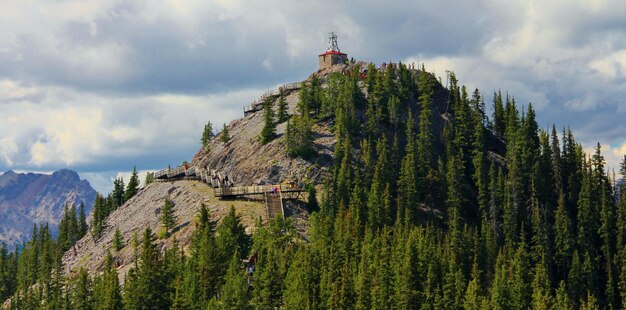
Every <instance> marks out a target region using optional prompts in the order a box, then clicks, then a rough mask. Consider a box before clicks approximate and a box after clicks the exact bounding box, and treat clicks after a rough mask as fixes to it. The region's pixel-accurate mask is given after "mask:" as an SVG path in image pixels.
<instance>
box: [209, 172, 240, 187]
mask: <svg viewBox="0 0 626 310" xmlns="http://www.w3.org/2000/svg"><path fill="white" fill-rule="evenodd" d="M212 179H213V180H214V181H217V182H218V184H219V187H220V188H224V187H233V186H235V183H233V182H232V181H230V180H229V179H228V176H227V175H226V176H224V178H220V176H219V174H217V172H213V177H212ZM211 183H215V182H211Z"/></svg>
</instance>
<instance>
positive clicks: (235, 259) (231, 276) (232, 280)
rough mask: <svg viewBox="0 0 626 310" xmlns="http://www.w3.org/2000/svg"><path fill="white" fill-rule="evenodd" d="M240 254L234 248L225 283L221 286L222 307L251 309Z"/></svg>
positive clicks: (249, 295) (242, 309)
mask: <svg viewBox="0 0 626 310" xmlns="http://www.w3.org/2000/svg"><path fill="white" fill-rule="evenodd" d="M240 256H241V255H240V254H239V252H238V251H237V250H235V252H234V253H233V256H232V258H231V260H230V264H229V267H228V271H227V272H226V279H225V284H224V286H223V287H222V294H221V297H220V301H221V305H222V308H223V309H233V310H234V309H241V310H245V309H251V306H250V300H251V294H250V290H249V286H248V282H247V281H246V278H245V276H244V273H243V268H242V265H241V259H240V258H239V257H240Z"/></svg>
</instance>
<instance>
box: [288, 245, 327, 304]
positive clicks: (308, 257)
mask: <svg viewBox="0 0 626 310" xmlns="http://www.w3.org/2000/svg"><path fill="white" fill-rule="evenodd" d="M314 255H315V253H314V252H313V251H312V250H310V249H309V248H308V247H302V248H300V249H298V251H297V252H296V254H295V256H294V258H293V263H292V264H291V266H290V267H289V271H288V273H287V276H286V278H285V292H284V294H283V304H284V306H285V309H316V308H318V305H319V303H318V298H319V296H318V294H319V274H318V272H319V268H317V267H316V266H315V257H314Z"/></svg>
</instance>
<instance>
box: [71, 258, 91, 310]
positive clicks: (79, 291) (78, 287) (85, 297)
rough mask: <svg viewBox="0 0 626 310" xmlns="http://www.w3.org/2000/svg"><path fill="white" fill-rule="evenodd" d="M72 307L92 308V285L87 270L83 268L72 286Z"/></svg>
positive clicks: (80, 309)
mask: <svg viewBox="0 0 626 310" xmlns="http://www.w3.org/2000/svg"><path fill="white" fill-rule="evenodd" d="M72 292H73V294H72V308H73V309H79V310H88V309H92V307H93V304H92V286H91V279H90V278H89V274H88V273H87V270H85V269H83V268H81V269H80V271H79V272H78V278H77V280H76V281H75V283H74V286H73V288H72Z"/></svg>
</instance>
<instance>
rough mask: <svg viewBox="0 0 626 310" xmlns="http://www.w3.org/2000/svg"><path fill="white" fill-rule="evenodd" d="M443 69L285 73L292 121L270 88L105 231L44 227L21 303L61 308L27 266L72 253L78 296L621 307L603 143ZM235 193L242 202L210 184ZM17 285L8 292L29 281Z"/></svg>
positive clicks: (197, 302) (276, 303)
mask: <svg viewBox="0 0 626 310" xmlns="http://www.w3.org/2000/svg"><path fill="white" fill-rule="evenodd" d="M333 55H334V54H333ZM322 56H324V55H321V56H320V57H322ZM337 57H339V56H337ZM447 80H448V82H447V83H446V84H447V85H446V86H445V87H444V86H443V85H442V83H441V81H440V80H439V79H437V78H436V77H435V76H434V75H432V74H431V73H428V72H426V71H425V70H416V69H414V68H413V67H407V66H405V65H402V64H388V65H386V66H381V67H378V68H376V67H375V66H374V65H371V64H369V65H365V64H362V63H351V64H343V63H341V64H338V65H331V66H330V67H329V68H328V69H323V70H319V71H318V72H316V73H314V74H313V75H311V76H310V77H309V78H308V79H307V80H306V81H305V82H304V83H302V84H300V86H293V85H294V84H289V85H291V86H289V87H284V88H283V92H282V98H283V100H284V102H285V103H286V110H287V111H289V115H283V116H284V118H280V117H279V116H278V115H279V114H280V113H279V112H280V110H281V109H279V107H280V106H282V107H283V108H284V107H285V105H281V104H280V103H281V100H280V99H281V98H280V97H281V92H280V91H271V92H268V94H265V95H263V96H262V97H261V98H259V100H257V102H255V103H253V105H252V106H251V107H249V108H248V109H246V111H247V113H246V114H245V116H244V117H243V118H241V119H238V120H235V121H233V122H231V123H230V124H229V126H228V127H227V129H228V132H229V135H230V139H228V141H225V142H224V141H222V135H223V133H221V134H218V135H217V136H216V137H214V138H213V140H211V141H208V143H207V144H206V148H203V149H201V150H200V151H199V152H198V153H197V154H196V156H195V157H194V158H193V159H192V161H191V167H188V168H190V169H188V170H186V169H183V168H177V169H172V170H169V169H168V170H166V171H165V173H159V177H158V178H157V177H156V176H155V178H157V181H156V182H154V183H151V184H149V185H148V186H147V187H146V188H144V189H142V190H140V191H139V192H137V193H136V194H135V192H134V191H131V192H130V193H133V194H134V196H133V197H132V198H130V200H127V201H126V202H125V203H124V204H123V205H121V206H119V207H117V205H115V204H111V203H110V202H107V203H104V204H103V205H105V206H106V205H109V206H112V208H111V209H110V210H112V213H110V214H109V213H103V214H109V215H108V218H104V217H103V218H104V219H105V226H104V231H103V233H102V234H101V235H100V236H99V237H98V238H97V239H94V237H93V236H92V235H89V234H88V235H87V236H86V237H85V238H83V239H82V240H79V241H78V242H77V243H76V245H75V246H74V247H72V248H70V250H69V251H67V252H66V253H65V254H64V256H63V257H62V261H55V260H54V259H51V260H47V259H45V258H47V257H49V256H45V255H36V254H35V253H39V252H43V253H49V252H48V249H50V248H52V247H54V244H55V242H56V241H55V240H53V239H52V238H51V237H50V236H49V235H47V232H46V231H45V230H44V231H43V232H41V233H40V234H39V235H38V236H36V237H35V239H34V240H33V241H32V242H30V243H29V244H28V245H27V247H26V248H25V249H24V253H25V254H24V255H23V256H20V257H19V259H17V261H19V263H16V264H15V265H16V266H17V267H15V268H13V267H11V266H9V267H6V268H5V269H6V270H9V271H11V270H15V274H16V276H15V278H18V279H19V281H17V282H18V283H26V284H25V285H24V287H23V288H22V292H24V291H25V290H26V291H27V290H31V292H32V293H38V292H39V290H38V288H39V287H42V288H50V290H51V293H50V294H49V295H42V294H28V293H26V294H25V295H24V296H26V297H25V298H24V299H17V300H16V302H15V303H16V304H17V305H18V308H19V306H20V305H23V304H26V305H28V304H29V303H30V305H39V304H41V303H44V304H46V305H56V306H58V305H63V304H64V303H67V300H65V299H63V296H64V293H63V292H62V289H61V288H60V287H59V286H58V285H57V286H55V284H54V283H60V282H54V281H57V280H58V278H55V279H54V280H52V279H51V278H50V277H48V276H47V274H46V273H45V272H44V273H41V272H36V273H32V270H40V269H43V270H44V271H45V270H54V269H55V268H57V267H54V266H57V265H53V262H57V263H59V265H61V264H60V263H61V262H62V266H63V269H64V271H65V273H64V274H65V276H66V278H65V279H74V280H70V282H69V283H70V284H69V285H70V288H71V289H70V290H69V292H71V294H70V293H65V296H66V297H67V298H69V299H70V300H71V301H70V302H69V303H70V304H71V305H72V306H74V307H77V305H82V304H85V303H89V302H90V301H89V298H91V296H87V295H88V294H90V293H89V292H93V296H92V297H93V300H97V301H100V300H106V301H108V302H112V303H116V305H117V306H116V307H118V308H120V307H122V306H124V307H126V308H130V309H136V308H137V309H138V308H159V309H161V308H162V309H165V308H169V307H172V308H177V309H178V308H188V307H199V308H209V309H248V308H257V309H281V308H284V309H332V308H346V309H352V308H357V309H388V308H397V309H406V308H424V309H457V308H459V307H463V308H467V309H529V308H538V309H543V308H545V307H546V306H547V308H552V306H553V305H554V306H555V308H557V309H577V308H586V309H594V308H598V307H606V308H611V307H612V308H623V306H624V305H626V299H622V296H626V295H625V294H626V286H624V283H626V268H625V267H624V266H626V264H624V262H626V234H625V232H626V199H624V197H626V188H624V187H623V186H621V185H616V184H617V182H616V180H615V177H613V176H611V175H609V174H607V172H606V169H605V161H604V158H603V156H602V153H601V147H600V146H598V147H597V149H596V150H595V153H594V154H593V155H587V154H584V153H583V149H582V146H581V145H580V144H579V143H578V142H576V140H575V139H574V137H573V134H572V132H571V131H569V130H568V131H564V132H563V134H562V135H559V133H558V132H557V131H556V129H555V128H552V130H551V131H548V130H542V129H540V128H539V126H538V124H537V121H536V115H535V110H534V109H533V107H532V105H531V104H529V105H528V106H527V107H524V108H522V109H521V110H519V109H518V107H517V105H516V103H515V99H514V98H512V97H509V96H502V94H501V93H500V92H497V93H495V94H494V96H493V101H492V102H493V109H492V111H491V115H490V116H488V115H487V108H486V107H485V98H484V97H483V95H482V93H480V91H478V90H475V91H473V92H471V93H470V92H468V91H467V89H466V88H465V87H464V86H461V85H459V84H458V81H457V80H456V76H455V75H454V74H453V73H450V74H449V76H448V77H447ZM282 110H285V109H282ZM272 115H275V116H272ZM279 119H281V121H278V120H279ZM274 130H275V132H274ZM259 136H261V137H262V138H263V139H259ZM262 142H264V143H262ZM624 165H626V163H624ZM191 168H194V169H191ZM205 168H208V169H209V171H210V173H213V171H217V172H218V173H217V174H219V177H221V176H224V175H227V176H229V179H230V180H233V181H234V182H235V184H236V185H249V184H260V183H261V184H263V183H264V184H268V183H279V182H280V183H283V184H284V182H286V181H290V180H293V179H298V180H300V181H303V182H304V183H305V185H306V189H307V190H310V191H311V193H313V192H314V190H315V189H317V190H318V193H319V194H318V196H317V197H318V199H317V200H313V199H311V201H309V203H308V204H307V205H306V207H307V208H309V207H310V210H308V211H306V210H304V209H303V207H304V204H302V203H297V204H293V205H288V206H287V209H288V210H287V212H286V215H287V216H288V217H289V218H288V219H283V218H282V217H281V216H277V217H276V218H274V219H271V220H269V221H268V220H267V219H264V218H263V215H264V213H265V211H264V210H265V205H264V202H263V201H262V200H261V201H248V200H247V199H246V198H244V197H241V195H242V194H239V193H242V192H241V191H239V190H240V189H242V188H244V189H246V190H247V189H248V188H251V190H250V191H245V192H244V193H247V194H249V193H251V192H252V193H256V194H259V193H262V194H264V195H265V197H270V196H268V195H272V196H271V198H272V199H268V201H272V202H273V205H272V206H275V205H276V204H275V202H277V201H280V199H281V198H279V197H283V196H282V195H283V193H284V192H286V191H283V190H282V189H281V190H280V191H279V193H278V194H277V193H272V194H268V193H267V188H268V187H258V186H251V187H234V188H231V187H229V188H228V189H227V188H221V189H219V190H217V191H214V190H213V189H212V188H210V187H209V186H208V185H207V184H206V183H204V181H200V180H202V177H200V180H198V179H193V178H194V176H193V175H192V173H191V172H190V171H196V169H197V170H198V171H204V172H206V170H202V169H205ZM187 172H190V173H189V175H187ZM163 175H165V178H161V177H162V176H163ZM203 176H204V179H205V180H206V179H211V180H213V179H212V178H210V177H209V178H207V175H206V174H203ZM216 178H218V176H217V175H216ZM622 178H626V175H623V176H622ZM221 184H222V186H223V184H224V183H223V182H222V183H221ZM259 188H261V189H260V190H258V189H259ZM235 189H237V190H235ZM298 190H300V189H298ZM228 191H231V194H229V195H230V196H229V197H230V198H229V199H231V200H222V199H218V198H217V197H215V196H214V194H215V193H218V194H220V195H225V196H228V195H226V194H224V193H226V192H228ZM122 192H123V190H122ZM233 192H235V193H237V194H232V193H233ZM126 193H128V190H127V191H126ZM121 194H123V193H121ZM235 195H239V198H236V197H234V196H235ZM259 197H263V196H262V195H259ZM166 198H169V199H171V200H172V202H173V205H174V207H173V213H174V217H175V218H176V220H175V226H174V227H172V229H171V231H172V234H171V235H170V236H169V237H168V236H167V235H166V234H164V233H162V231H163V226H164V224H162V223H161V220H160V217H161V215H162V214H169V213H168V212H166V211H165V210H167V208H166V204H165V200H166ZM203 204H204V205H206V206H208V209H209V211H206V209H205V208H202V207H201V206H202V205H203ZM231 205H232V206H233V208H232V210H233V212H227V210H228V211H230V210H231V209H230V206H231ZM98 206H100V205H99V204H98ZM96 209H97V210H100V208H99V207H98V208H96ZM103 210H104V209H103ZM205 211H206V212H205ZM276 214H279V213H278V212H276ZM259 217H260V218H261V221H257V219H259ZM290 218H291V219H295V220H294V221H292V220H290ZM214 221H215V222H218V223H217V224H214ZM99 223H101V222H99ZM257 224H260V225H257ZM95 227H100V226H95ZM116 228H118V229H119V230H120V232H121V236H122V237H121V239H123V240H122V241H123V243H124V246H122V248H121V249H120V250H119V251H115V250H114V248H113V239H114V232H115V229H116ZM147 228H150V229H147ZM135 234H137V236H138V237H137V242H136V243H134V242H132V241H130V240H132V239H133V235H135ZM175 241H176V242H175ZM133 243H134V245H133ZM135 249H136V250H135ZM135 251H137V255H135ZM59 252H60V251H59ZM109 252H110V253H111V254H112V257H111V260H107V258H106V255H107V253H109ZM33 257H34V258H35V263H33ZM59 260H61V258H60V257H59ZM7 261H8V262H9V263H6V264H7V265H11V263H10V262H13V261H16V259H13V260H11V259H8V260H7ZM107 261H108V263H107ZM135 261H136V262H137V264H136V265H135V264H134V262H135ZM37 263H39V264H41V265H42V267H39V266H38V265H37ZM0 267H2V266H0ZM244 267H245V269H244ZM12 268H13V269H12ZM45 268H47V269H45ZM244 270H245V273H244ZM29 272H30V273H29ZM31 274H33V275H35V276H30V277H29V275H31ZM56 276H59V273H57V274H56ZM90 277H92V278H93V282H90V280H89V278H90ZM20 281H21V282H20ZM58 281H63V280H58ZM120 282H123V284H122V285H120ZM35 283H41V284H42V285H41V286H37V285H35ZM92 283H93V284H92ZM9 287H10V288H11V289H10V290H8V292H9V293H7V294H6V296H11V295H12V294H13V292H15V290H17V291H19V289H20V287H19V286H18V285H17V284H13V286H9ZM122 293H123V294H122ZM80 294H83V295H85V297H84V298H83V297H82V296H83V295H80ZM42 296H43V297H42ZM122 296H123V297H122ZM52 307H53V308H54V306H52Z"/></svg>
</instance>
